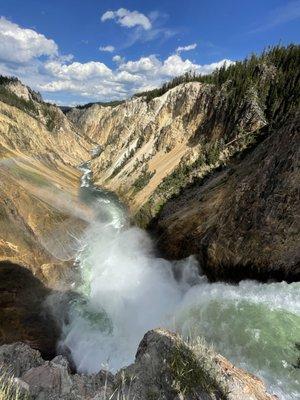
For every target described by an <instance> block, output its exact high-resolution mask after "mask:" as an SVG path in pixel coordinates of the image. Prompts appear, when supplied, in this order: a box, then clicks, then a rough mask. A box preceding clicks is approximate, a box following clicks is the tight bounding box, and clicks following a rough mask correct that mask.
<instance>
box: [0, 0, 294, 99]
mask: <svg viewBox="0 0 300 400" xmlns="http://www.w3.org/2000/svg"><path fill="white" fill-rule="evenodd" d="M0 16H1V19H0V73H2V74H8V75H15V76H18V77H19V78H20V79H22V80H23V81H24V82H25V83H27V84H28V85H30V86H32V87H33V88H35V89H37V90H39V91H41V92H42V94H43V97H44V98H45V99H47V100H50V101H55V102H57V103H59V104H77V103H86V102H89V101H97V100H98V101H107V100H111V99H121V98H125V97H128V96H130V95H132V94H133V93H135V92H138V91H141V90H145V89H150V88H153V87H156V86H159V85H160V84H161V83H162V82H164V81H167V80H170V79H172V77H174V76H176V75H180V74H182V73H184V72H186V71H188V70H195V71H197V72H199V73H209V72H211V71H212V70H213V69H214V68H216V67H218V66H219V65H221V64H222V63H223V62H224V60H227V62H231V61H235V60H239V59H242V58H244V57H245V56H246V55H247V54H249V53H251V52H260V51H261V50H262V49H264V48H265V47H266V46H268V45H272V44H277V43H279V42H281V43H283V44H288V43H290V42H294V43H299V36H300V0H292V1H289V0H264V1H262V0H252V1H251V2H243V1H240V0H239V1H237V0H227V1H226V0H223V1H221V0H198V1H197V0H185V1H179V0H173V1H170V0H168V1H167V0H159V1H157V0H149V1H106V0H97V1H96V0H86V1H83V0H51V1H42V0H39V1H38V0H26V1H24V0H23V1H21V0H9V1H8V0H0Z"/></svg>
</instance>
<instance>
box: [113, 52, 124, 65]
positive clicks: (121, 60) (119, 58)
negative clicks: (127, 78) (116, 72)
mask: <svg viewBox="0 0 300 400" xmlns="http://www.w3.org/2000/svg"><path fill="white" fill-rule="evenodd" d="M112 60H113V61H114V62H115V63H117V64H119V63H122V62H123V61H124V57H121V56H119V55H118V54H117V55H115V56H114V57H113V58H112Z"/></svg>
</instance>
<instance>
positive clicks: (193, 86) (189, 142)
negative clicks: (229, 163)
mask: <svg viewBox="0 0 300 400" xmlns="http://www.w3.org/2000/svg"><path fill="white" fill-rule="evenodd" d="M229 100H230V98H229V95H228V93H227V89H226V86H224V87H223V88H221V89H219V88H217V87H216V86H215V85H208V84H203V83H199V82H191V83H185V84H181V85H178V86H176V87H174V88H173V89H171V90H169V91H168V92H167V93H165V94H164V95H162V96H160V97H157V98H154V99H153V100H151V101H149V102H147V101H146V100H145V99H144V98H133V99H130V100H128V101H126V102H125V103H123V104H121V105H119V106H116V107H103V106H100V105H93V106H92V107H90V108H87V109H83V110H82V109H81V110H80V109H74V110H72V111H71V112H69V113H68V114H67V116H68V117H69V118H70V120H71V121H72V122H73V123H74V124H75V125H76V126H78V128H80V129H81V131H82V133H84V134H85V135H86V136H88V137H89V138H90V139H92V140H93V141H94V142H96V143H98V144H99V145H100V146H101V149H102V151H101V153H100V155H99V156H95V157H94V159H93V161H92V162H91V168H92V171H93V174H94V180H95V183H96V184H98V185H100V186H104V187H106V188H108V189H110V190H113V191H115V192H117V193H118V194H119V195H120V196H121V197H122V198H123V199H124V200H125V202H126V203H127V204H128V205H129V206H130V208H131V211H132V212H133V213H134V214H136V213H137V212H138V211H139V210H141V209H142V208H144V207H145V206H146V205H147V210H148V212H149V213H150V215H154V214H155V213H156V212H157V208H158V207H159V206H160V205H161V204H162V203H163V202H164V201H165V200H166V198H168V197H170V196H171V194H172V193H173V189H175V188H173V187H168V188H163V189H161V188H160V187H159V185H160V184H161V183H162V181H163V180H164V179H165V178H166V177H167V176H169V175H170V174H171V173H172V172H173V171H175V170H176V169H177V168H179V167H181V166H183V165H191V164H193V162H194V161H195V160H196V159H197V158H198V157H199V156H200V155H201V154H203V153H204V152H205V151H206V150H205V149H206V147H207V144H208V143H211V144H212V143H217V142H218V141H219V140H223V141H224V140H225V136H226V141H227V142H231V141H232V139H233V138H235V137H236V132H237V131H240V132H244V133H247V135H251V134H253V133H254V132H257V131H259V128H261V127H262V126H264V125H265V124H266V121H265V117H264V113H263V111H262V110H261V108H260V107H259V105H258V102H257V99H256V96H255V94H254V95H250V94H249V96H247V99H245V101H244V102H242V104H239V105H237V107H236V115H234V116H232V118H234V120H235V124H234V127H235V128H234V130H230V129H229V130H228V129H227V128H226V124H225V121H226V118H227V115H226V112H225V111H226V106H227V104H228V102H229ZM215 112H218V119H217V120H216V117H215ZM247 135H246V136H247ZM243 141H244V136H243V134H241V135H240V137H239V140H234V141H233V142H232V143H231V145H230V146H228V147H227V148H226V149H225V151H224V152H223V153H222V154H218V156H220V157H221V158H223V159H224V158H227V157H229V156H230V154H231V153H232V152H234V151H235V150H236V149H240V148H243V146H245V143H244V142H243ZM217 162H218V160H217V159H216V160H213V161H211V162H208V163H204V164H203V165H201V166H200V167H199V168H195V169H193V172H191V171H190V173H189V174H190V175H191V176H188V174H185V175H186V176H185V177H184V179H186V181H188V180H189V179H191V178H192V175H195V176H198V175H200V176H201V175H202V174H204V173H206V170H209V169H211V168H213V164H215V163H217ZM182 184H183V185H184V184H185V182H184V181H183V182H182Z"/></svg>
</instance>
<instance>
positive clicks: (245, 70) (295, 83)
mask: <svg viewBox="0 0 300 400" xmlns="http://www.w3.org/2000/svg"><path fill="white" fill-rule="evenodd" d="M299 65H300V46H299V45H294V44H291V45H289V46H287V47H283V46H274V47H269V48H268V49H266V50H265V51H264V52H263V53H262V54H261V55H260V56H258V55H256V54H252V55H251V56H250V57H248V58H246V59H245V60H244V61H238V62H236V63H235V64H232V65H229V66H227V65H224V66H222V67H221V68H219V69H217V70H216V71H214V72H213V73H212V74H210V75H198V74H196V73H186V74H185V75H183V76H180V77H176V78H174V79H173V80H172V81H171V82H168V83H165V84H164V85H163V86H162V87H161V88H158V89H154V90H151V91H148V92H142V93H138V94H136V95H135V96H136V97H138V96H144V97H145V98H146V100H147V101H150V100H152V99H154V98H155V97H158V96H161V95H163V94H164V93H166V92H167V91H168V90H170V89H172V88H174V87H176V86H178V85H180V84H181V83H187V82H202V83H208V84H214V85H216V86H218V87H222V85H224V84H225V83H227V84H228V89H229V91H230V108H231V109H232V108H233V107H236V106H237V104H239V101H240V100H241V98H242V97H243V96H245V94H246V93H247V92H248V90H249V89H251V88H255V89H256V90H257V93H258V95H259V100H260V103H261V106H262V107H263V108H265V110H266V116H267V118H268V120H269V121H274V122H276V121H278V120H281V119H282V118H284V115H285V114H286V113H287V111H295V110H296V109H297V107H298V106H299V90H300V83H299V77H300V69H299ZM283 103H284V104H283ZM229 118H230V115H229Z"/></svg>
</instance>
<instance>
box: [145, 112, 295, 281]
mask: <svg viewBox="0 0 300 400" xmlns="http://www.w3.org/2000/svg"><path fill="white" fill-rule="evenodd" d="M299 127H300V123H299V116H298V117H296V118H295V119H294V120H293V119H292V120H290V122H289V123H288V124H285V125H284V126H283V127H282V128H281V129H280V130H278V131H276V132H273V133H272V134H269V135H267V136H266V138H265V140H263V141H262V142H261V143H260V144H258V145H257V146H256V147H254V149H252V150H251V151H248V152H247V154H245V155H244V156H243V157H240V159H237V160H235V162H232V163H231V165H229V166H228V167H226V168H224V169H223V170H221V171H219V172H216V173H215V174H213V175H212V176H211V177H210V178H209V179H207V180H206V181H205V182H204V183H203V182H200V183H195V184H194V185H193V186H191V187H189V188H186V189H184V190H183V191H182V192H181V194H180V196H178V197H175V198H173V199H171V200H170V201H169V202H168V203H167V204H166V206H165V207H164V208H163V210H162V212H161V213H160V215H159V216H158V218H157V219H156V220H154V221H153V223H152V229H153V232H154V233H155V235H156V236H157V237H158V246H159V248H160V249H161V251H162V252H163V253H164V254H165V255H167V256H169V257H170V258H182V257H185V256H187V255H190V254H196V255H197V257H198V259H199V261H200V265H201V267H202V268H203V269H204V271H205V273H206V274H207V275H208V276H209V277H210V278H211V279H230V280H236V281H238V280H240V279H243V278H257V279H261V280H268V279H270V278H274V279H278V280H281V279H285V280H299V278H300V246H299V244H300V236H299V224H300V221H299V215H300V202H299V189H300V187H299V182H300V171H299V159H300V132H299Z"/></svg>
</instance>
